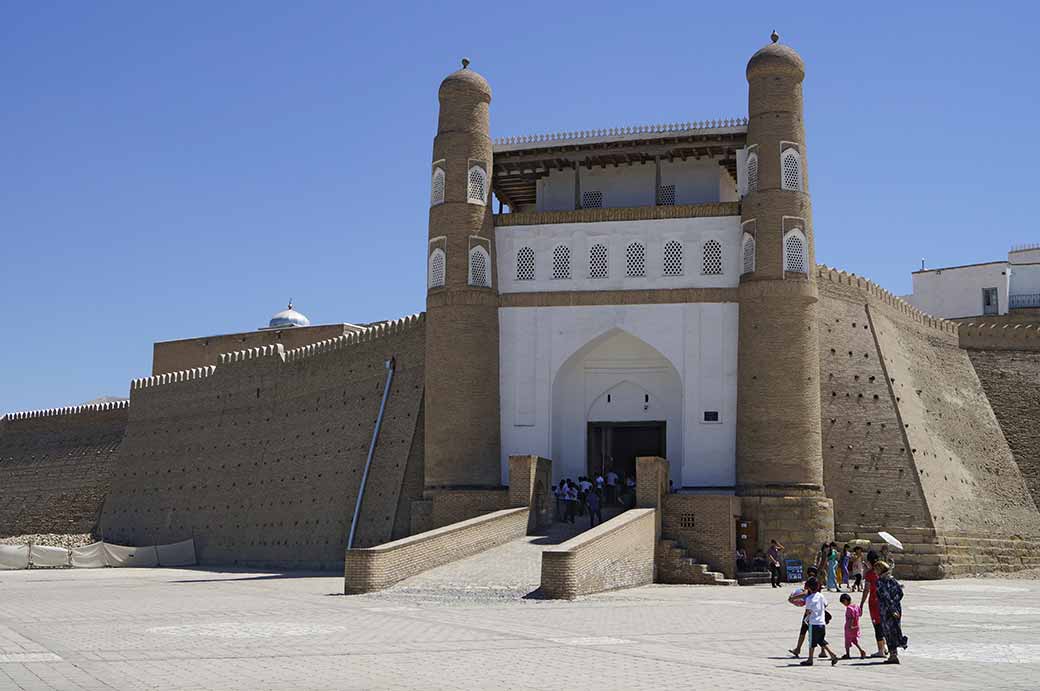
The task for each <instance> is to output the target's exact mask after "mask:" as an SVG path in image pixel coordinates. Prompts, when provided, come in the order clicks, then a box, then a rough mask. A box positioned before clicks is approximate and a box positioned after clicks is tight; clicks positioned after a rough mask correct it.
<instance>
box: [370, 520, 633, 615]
mask: <svg viewBox="0 0 1040 691" xmlns="http://www.w3.org/2000/svg"><path fill="white" fill-rule="evenodd" d="M620 512H621V509H619V508H607V509H604V511H603V519H604V520H610V519H611V518H613V517H614V516H616V515H617V514H619V513H620ZM588 529H589V517H588V516H587V515H586V516H579V517H577V518H576V519H575V523H573V524H571V523H561V522H556V523H553V524H552V526H550V527H549V529H548V530H546V531H543V534H541V535H526V536H524V537H522V538H519V539H516V540H513V541H512V542H507V543H506V544H504V545H499V546H498V547H493V548H491V549H489V550H487V551H485V552H481V553H480V554H476V555H474V556H472V557H467V558H465V559H460V560H458V561H454V562H451V563H450V564H445V565H443V566H438V567H436V568H433V569H430V570H429V571H424V572H423V573H420V574H418V575H416V576H412V577H411V578H408V579H405V580H403V581H401V582H400V583H398V584H397V585H394V586H391V587H390V588H388V589H387V590H385V591H382V592H384V593H386V594H387V595H388V596H393V597H394V598H400V596H401V595H413V596H415V597H416V598H417V599H420V600H423V599H428V600H464V599H470V598H476V597H479V598H480V599H487V598H488V596H492V597H496V596H500V597H501V598H503V599H509V600H512V599H516V598H520V597H524V596H526V595H529V594H530V593H532V592H534V591H535V590H537V589H538V587H539V585H540V584H541V579H542V550H544V549H547V548H549V547H552V546H554V545H559V544H561V543H563V542H566V541H567V540H569V539H571V538H572V537H574V536H575V535H578V534H579V533H581V532H584V531H585V530H588Z"/></svg>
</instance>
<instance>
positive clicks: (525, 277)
mask: <svg viewBox="0 0 1040 691" xmlns="http://www.w3.org/2000/svg"><path fill="white" fill-rule="evenodd" d="M516 280H518V281H533V280H534V250H533V249H531V248H530V247H521V248H520V250H519V251H518V252H517V253H516Z"/></svg>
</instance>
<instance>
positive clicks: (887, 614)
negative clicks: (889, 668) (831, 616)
mask: <svg viewBox="0 0 1040 691" xmlns="http://www.w3.org/2000/svg"><path fill="white" fill-rule="evenodd" d="M874 571H875V572H877V575H878V580H877V594H878V604H879V605H880V612H879V614H880V615H881V630H882V632H883V633H884V635H885V643H886V644H887V645H888V659H887V660H885V662H886V663H887V664H891V665H898V664H899V648H904V649H905V648H906V644H907V639H906V636H904V635H903V604H902V601H903V586H902V585H901V584H900V583H899V581H897V580H896V579H895V577H893V576H892V567H891V566H889V564H888V562H885V561H881V560H880V559H879V560H878V561H877V562H875V564H874Z"/></svg>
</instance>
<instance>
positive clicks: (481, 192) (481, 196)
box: [467, 166, 487, 204]
mask: <svg viewBox="0 0 1040 691" xmlns="http://www.w3.org/2000/svg"><path fill="white" fill-rule="evenodd" d="M467 196H468V199H469V200H470V201H471V202H480V203H481V204H484V203H485V202H486V201H487V173H485V172H484V169H483V168H481V167H480V166H473V167H472V168H470V169H469V192H468V195H467Z"/></svg>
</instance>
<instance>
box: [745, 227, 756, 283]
mask: <svg viewBox="0 0 1040 691" xmlns="http://www.w3.org/2000/svg"><path fill="white" fill-rule="evenodd" d="M754 270H755V238H753V237H752V236H750V235H745V236H744V273H746V274H749V273H752V272H753V271H754Z"/></svg>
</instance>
